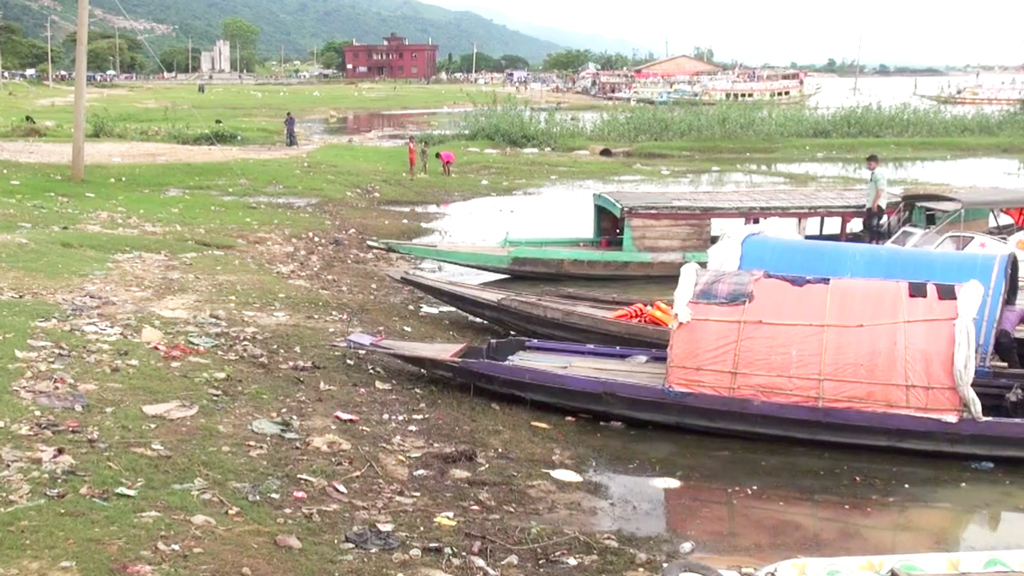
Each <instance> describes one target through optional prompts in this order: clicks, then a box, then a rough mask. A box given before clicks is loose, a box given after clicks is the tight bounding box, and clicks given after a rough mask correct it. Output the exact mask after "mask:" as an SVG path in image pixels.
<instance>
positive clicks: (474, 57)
mask: <svg viewBox="0 0 1024 576" xmlns="http://www.w3.org/2000/svg"><path fill="white" fill-rule="evenodd" d="M473 75H474V76H476V42H473Z"/></svg>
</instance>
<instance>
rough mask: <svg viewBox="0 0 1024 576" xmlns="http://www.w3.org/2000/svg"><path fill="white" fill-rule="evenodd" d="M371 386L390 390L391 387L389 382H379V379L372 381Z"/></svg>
mask: <svg viewBox="0 0 1024 576" xmlns="http://www.w3.org/2000/svg"><path fill="white" fill-rule="evenodd" d="M373 387H374V388H376V389H377V390H391V388H392V386H391V384H388V383H387V382H381V381H380V380H377V381H376V382H374V383H373Z"/></svg>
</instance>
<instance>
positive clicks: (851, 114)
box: [460, 103, 1024, 147]
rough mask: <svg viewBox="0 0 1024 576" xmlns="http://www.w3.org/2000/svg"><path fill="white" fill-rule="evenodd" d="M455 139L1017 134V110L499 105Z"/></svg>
mask: <svg viewBox="0 0 1024 576" xmlns="http://www.w3.org/2000/svg"><path fill="white" fill-rule="evenodd" d="M460 132H461V136H463V137H466V138H468V139H470V140H483V141H492V142H496V143H499V144H503V145H506V146H515V147H541V146H551V147H556V146H558V145H560V144H567V143H570V142H578V141H581V140H589V141H596V142H602V143H615V144H637V143H643V142H677V141H689V140H716V141H723V140H779V139H797V138H799V139H854V138H961V137H1021V138H1024V111H1021V110H1006V111H997V112H993V111H983V110H976V111H972V112H967V113H959V112H958V113H953V112H950V111H948V110H944V109H941V108H931V107H916V106H911V105H899V106H890V107H885V106H861V107H850V108H837V109H830V110H819V109H815V108H810V107H804V106H757V105H747V104H733V105H727V104H722V105H718V106H693V107H690V106H632V107H629V108H620V109H616V110H613V111H609V112H602V113H600V114H597V115H596V116H592V117H589V118H588V117H585V116H582V117H581V116H579V115H574V114H570V113H559V112H554V111H548V112H536V111H531V110H530V109H529V108H527V107H525V106H521V105H516V104H511V103H506V104H505V105H503V106H501V107H495V106H490V107H484V108H480V109H478V110H476V111H474V112H472V113H469V114H468V115H466V117H465V118H463V120H462V122H461V126H460Z"/></svg>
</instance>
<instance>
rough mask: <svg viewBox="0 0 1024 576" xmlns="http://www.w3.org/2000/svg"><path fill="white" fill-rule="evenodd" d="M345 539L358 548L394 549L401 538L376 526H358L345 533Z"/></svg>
mask: <svg viewBox="0 0 1024 576" xmlns="http://www.w3.org/2000/svg"><path fill="white" fill-rule="evenodd" d="M345 541H346V542H348V543H349V544H354V545H355V547H356V548H359V549H360V550H394V549H395V548H398V547H399V546H401V545H402V539H401V538H399V537H398V535H397V534H395V533H394V532H383V531H381V530H380V529H379V528H377V527H373V528H360V529H358V530H353V531H352V532H349V533H348V534H345Z"/></svg>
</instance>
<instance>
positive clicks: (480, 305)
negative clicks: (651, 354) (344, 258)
mask: <svg viewBox="0 0 1024 576" xmlns="http://www.w3.org/2000/svg"><path fill="white" fill-rule="evenodd" d="M391 277H392V278H394V279H395V280H397V281H399V282H401V283H403V284H406V285H408V286H411V287H413V288H415V289H417V290H419V291H420V292H423V293H424V294H426V295H428V296H431V297H433V298H436V299H437V300H440V301H441V302H444V303H445V304H448V305H449V306H452V307H455V308H457V309H459V310H461V311H463V312H465V313H466V314H469V315H470V316H474V317H476V318H479V319H481V320H486V321H487V322H489V323H491V324H493V325H495V326H497V327H499V328H503V329H505V330H508V331H510V332H514V333H516V334H523V335H528V336H534V337H539V338H551V339H554V340H564V341H566V342H586V343H590V344H601V345H607V346H638V347H642V348H662V349H664V348H665V347H667V346H668V336H669V331H668V328H664V327H661V326H652V325H650V324H637V323H634V322H626V321H623V320H616V319H614V318H611V313H612V312H614V311H615V310H617V309H619V308H621V307H622V306H620V305H614V304H607V303H601V302H593V301H587V300H581V299H579V298H582V297H583V296H579V297H578V298H577V299H569V298H553V297H545V296H537V295H533V294H526V293H523V292H513V291H510V290H501V289H498V288H490V287H485V286H472V285H469V284H462V283H459V282H450V281H447V280H440V279H434V278H427V277H426V276H422V275H419V274H411V273H393V274H391ZM636 302H637V301H636V300H634V301H633V302H630V304H633V303H636Z"/></svg>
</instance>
